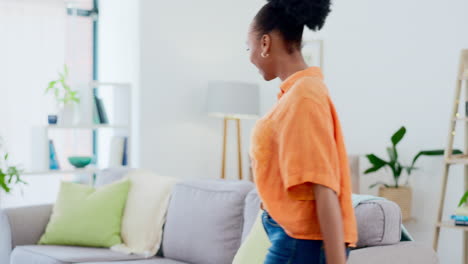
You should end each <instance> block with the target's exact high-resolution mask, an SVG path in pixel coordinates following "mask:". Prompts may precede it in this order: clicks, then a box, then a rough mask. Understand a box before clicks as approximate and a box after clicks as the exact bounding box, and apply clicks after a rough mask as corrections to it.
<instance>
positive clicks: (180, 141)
mask: <svg viewBox="0 0 468 264" xmlns="http://www.w3.org/2000/svg"><path fill="white" fill-rule="evenodd" d="M104 2H105V1H104ZM138 4H139V5H140V7H139V23H140V31H139V36H140V37H139V42H140V43H139V54H140V55H139V68H140V75H139V84H140V86H139V88H140V90H139V93H140V95H139V100H140V103H139V105H138V108H139V111H140V112H141V115H140V126H139V128H138V129H139V130H140V133H139V136H140V149H139V156H140V160H139V161H140V165H141V166H142V167H146V168H150V169H153V170H155V171H157V172H159V173H161V174H165V175H172V176H177V177H186V178H188V177H206V178H217V177H219V172H220V157H221V140H222V138H221V132H222V121H221V120H218V119H213V118H211V117H208V116H207V115H206V113H205V112H204V111H203V107H204V98H205V88H206V84H207V82H208V81H209V80H218V79H224V80H243V81H251V82H257V83H261V84H262V101H261V105H262V110H263V112H265V111H267V109H269V107H271V105H272V104H273V103H274V102H275V100H276V97H275V96H276V93H277V91H278V88H277V85H278V82H277V81H275V82H272V83H269V84H266V83H264V82H263V81H262V80H261V79H260V78H259V76H258V74H257V70H256V69H255V68H254V67H253V66H251V65H250V63H249V62H248V55H247V52H246V51H245V44H244V43H245V37H246V30H247V27H248V24H249V23H250V21H251V18H252V17H253V15H254V14H255V12H256V11H257V10H258V9H259V8H260V6H261V5H262V4H263V1H259V0H256V1H251V0H244V1H219V0H217V1H215V0H201V1H188V0H186V1H150V0H141V1H139V3H138ZM467 8H468V2H466V1H463V0H451V1H449V2H448V3H445V5H442V4H440V1H435V0H431V1H422V0H419V1H401V0H400V1H391V2H382V1H371V0H356V1H344V0H337V1H335V2H334V6H333V11H332V13H331V15H330V17H329V18H328V20H327V23H326V25H325V28H324V30H323V31H322V32H321V35H322V37H323V38H324V40H325V69H324V72H325V75H326V82H327V84H328V86H329V89H330V92H331V94H332V97H333V100H334V102H335V104H336V107H337V109H338V111H339V115H340V119H341V122H342V125H343V129H344V132H345V137H346V142H347V147H348V152H349V153H350V154H362V155H363V154H367V153H371V152H374V153H377V154H379V155H383V156H384V155H385V151H384V150H385V147H386V146H387V145H388V144H389V137H390V136H391V134H392V133H393V132H394V131H396V130H397V129H398V128H399V127H400V126H402V125H405V126H406V127H407V129H408V134H407V136H406V137H405V139H404V140H403V142H402V143H401V145H400V146H399V150H400V155H401V157H402V158H403V159H404V160H408V161H409V160H410V159H411V158H412V157H413V155H414V154H416V153H417V152H418V151H419V150H422V149H432V148H443V147H444V146H445V144H446V137H447V130H448V119H449V114H450V109H451V103H452V97H453V90H454V78H455V74H456V67H457V64H458V55H459V51H460V49H461V48H463V47H465V48H466V47H467V46H468V35H466V34H465V35H463V34H462V33H463V32H464V29H463V27H462V25H467V24H468V21H467V20H468V17H467V16H466V11H464V10H467ZM117 25H121V23H117ZM119 29H120V28H119ZM114 30H115V29H114ZM124 31H125V30H124ZM123 34H129V36H133V32H128V31H127V33H123ZM308 35H313V34H308ZM114 59H115V58H114ZM252 125H253V122H252V121H251V122H244V128H243V137H244V141H243V143H244V148H245V149H244V156H245V161H244V164H246V161H247V149H248V144H249V136H250V131H251V128H252ZM229 132H230V138H229V140H230V144H229V148H230V152H229V154H230V155H229V158H228V170H229V172H228V178H234V177H236V175H237V172H236V168H235V166H236V164H237V163H236V162H235V158H236V157H235V154H234V153H235V144H234V140H235V138H234V137H233V135H234V133H233V132H234V130H230V131H229ZM457 142H458V143H460V141H457ZM457 146H458V147H462V145H460V144H458V145H457ZM419 165H420V167H421V168H422V169H421V170H420V171H418V172H416V173H414V175H412V179H411V185H412V186H413V188H414V192H415V193H414V207H415V208H414V217H415V218H416V220H415V222H411V223H407V226H408V227H409V228H410V231H411V232H412V234H413V235H414V236H415V238H416V239H417V240H418V241H420V242H423V243H425V244H427V245H431V242H432V232H433V228H432V224H433V222H434V219H435V214H436V206H437V197H438V194H439V191H440V187H439V185H440V180H441V173H442V159H441V158H422V159H421V161H420V163H419ZM363 166H364V167H363V169H364V168H365V166H367V164H366V162H365V160H363ZM245 169H247V168H245ZM381 176H382V174H380V175H378V174H376V175H374V176H363V177H362V179H363V183H362V186H363V187H366V186H368V185H369V183H372V181H373V180H374V179H375V178H378V177H381ZM451 177H452V179H451V180H450V181H449V188H451V189H450V191H449V196H448V199H447V203H446V206H447V210H446V213H445V216H446V217H447V216H448V215H449V214H450V213H451V212H452V211H453V209H454V207H455V205H456V202H457V201H458V199H459V197H460V195H461V193H462V186H461V179H462V176H461V170H460V168H456V169H454V170H453V171H452V174H451ZM364 192H370V193H373V191H368V190H364ZM460 242H461V233H460V232H458V231H445V230H444V231H443V233H442V240H441V249H440V256H441V260H442V263H458V261H459V259H460V256H461V248H460V246H459V244H460Z"/></svg>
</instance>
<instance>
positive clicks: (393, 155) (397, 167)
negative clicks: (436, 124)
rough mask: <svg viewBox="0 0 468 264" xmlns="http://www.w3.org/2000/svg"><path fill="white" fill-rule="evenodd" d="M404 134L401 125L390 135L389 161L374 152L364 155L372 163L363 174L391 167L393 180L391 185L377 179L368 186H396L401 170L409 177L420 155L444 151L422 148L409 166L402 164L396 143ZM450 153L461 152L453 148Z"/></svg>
mask: <svg viewBox="0 0 468 264" xmlns="http://www.w3.org/2000/svg"><path fill="white" fill-rule="evenodd" d="M405 134H406V128H405V127H404V126H402V127H401V128H400V129H398V131H396V132H395V133H394V134H393V135H392V137H391V139H390V140H391V142H392V145H391V146H390V147H387V154H388V156H389V161H386V160H384V159H382V158H380V157H378V156H377V155H375V154H368V155H366V157H367V159H368V160H369V162H370V163H371V164H372V167H370V168H369V169H367V170H366V171H364V174H369V173H373V172H376V171H378V170H380V169H381V168H384V167H389V168H390V169H391V171H392V174H393V180H394V184H393V185H390V184H387V183H384V182H382V181H378V182H376V183H374V184H371V185H370V186H369V188H374V187H375V186H378V185H383V186H385V187H387V188H390V187H393V188H398V187H399V186H400V185H399V180H400V177H401V174H402V172H403V171H406V173H407V175H408V178H409V176H410V175H411V173H412V172H413V171H414V170H417V169H418V168H417V167H415V164H416V161H417V160H418V159H419V158H420V157H421V156H440V155H444V152H445V151H444V150H443V149H435V150H423V151H420V152H419V153H418V154H416V156H414V158H413V161H412V162H411V165H409V166H405V165H403V164H402V163H401V162H400V161H399V159H398V151H397V145H398V143H399V142H400V141H401V140H402V139H403V137H404V136H405ZM452 154H462V152H461V151H460V150H457V149H455V150H453V152H452ZM406 183H408V181H406Z"/></svg>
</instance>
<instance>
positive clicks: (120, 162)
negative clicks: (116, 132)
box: [108, 136, 128, 168]
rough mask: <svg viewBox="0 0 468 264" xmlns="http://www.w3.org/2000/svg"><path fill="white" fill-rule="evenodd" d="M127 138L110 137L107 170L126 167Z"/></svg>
mask: <svg viewBox="0 0 468 264" xmlns="http://www.w3.org/2000/svg"><path fill="white" fill-rule="evenodd" d="M127 153H128V138H127V137H118V136H115V137H112V139H111V142H110V153H109V164H108V166H109V168H112V167H120V166H126V165H128V154H127Z"/></svg>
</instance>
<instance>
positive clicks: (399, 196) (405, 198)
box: [379, 186, 412, 221]
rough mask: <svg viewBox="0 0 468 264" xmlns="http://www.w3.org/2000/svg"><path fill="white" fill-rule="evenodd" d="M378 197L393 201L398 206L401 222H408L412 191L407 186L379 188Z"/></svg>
mask: <svg viewBox="0 0 468 264" xmlns="http://www.w3.org/2000/svg"><path fill="white" fill-rule="evenodd" d="M379 196H380V197H383V198H385V199H387V200H390V201H393V202H395V203H396V204H398V205H399V206H400V209H401V214H402V220H403V221H405V220H409V219H410V218H411V203H412V190H411V187H408V186H400V187H398V188H395V187H390V188H386V187H383V186H380V188H379Z"/></svg>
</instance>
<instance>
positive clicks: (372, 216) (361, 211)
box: [354, 200, 401, 247]
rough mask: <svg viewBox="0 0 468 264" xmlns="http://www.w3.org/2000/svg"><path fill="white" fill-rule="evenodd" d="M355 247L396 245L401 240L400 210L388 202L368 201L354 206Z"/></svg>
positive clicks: (394, 204)
mask: <svg viewBox="0 0 468 264" xmlns="http://www.w3.org/2000/svg"><path fill="white" fill-rule="evenodd" d="M354 213H355V214H356V221H357V225H358V235H359V240H358V242H357V247H367V246H380V245H392V244H397V243H398V242H400V240H401V210H400V207H399V206H398V205H397V204H396V203H394V202H392V201H388V200H369V201H365V202H362V203H360V204H359V205H358V206H356V208H355V210H354Z"/></svg>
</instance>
